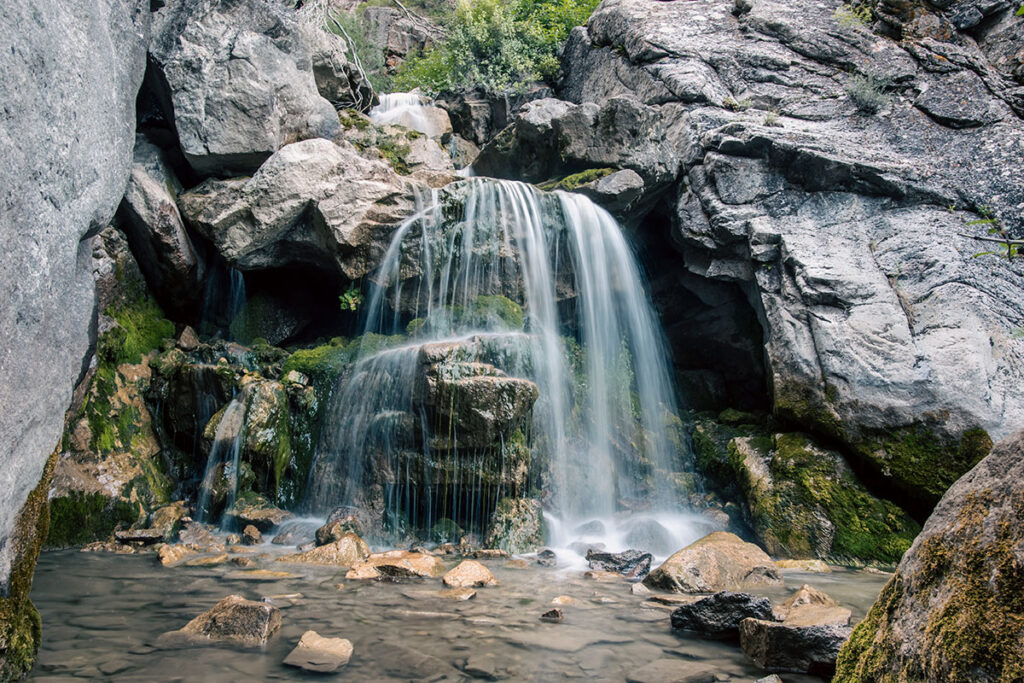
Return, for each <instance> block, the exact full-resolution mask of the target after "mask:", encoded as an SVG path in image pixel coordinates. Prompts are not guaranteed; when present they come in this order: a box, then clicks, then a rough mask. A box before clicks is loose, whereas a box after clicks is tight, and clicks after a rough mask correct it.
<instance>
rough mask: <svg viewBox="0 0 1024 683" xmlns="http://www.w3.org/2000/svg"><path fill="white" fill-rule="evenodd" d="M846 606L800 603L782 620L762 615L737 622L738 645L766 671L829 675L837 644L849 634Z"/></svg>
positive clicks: (848, 611) (837, 650) (844, 640)
mask: <svg viewBox="0 0 1024 683" xmlns="http://www.w3.org/2000/svg"><path fill="white" fill-rule="evenodd" d="M849 621H850V610H848V609H844V608H842V607H825V606H821V605H802V606H800V607H795V608H793V609H792V610H790V612H789V614H788V615H787V617H786V620H785V621H783V622H782V623H778V622H775V621H766V620H763V619H752V618H751V619H744V620H743V621H741V622H740V647H742V648H743V652H745V653H746V654H747V655H748V656H749V657H750V658H751V659H753V660H754V661H755V662H756V663H757V664H758V666H760V667H761V668H763V669H766V670H768V671H782V672H785V671H791V672H795V673H809V674H813V675H816V676H823V677H830V676H831V675H832V674H833V673H834V672H835V666H836V656H837V655H838V654H839V648H840V647H842V645H843V643H844V642H846V639H847V638H849V637H850V632H851V630H852V629H850V627H849V626H847V624H848V623H849Z"/></svg>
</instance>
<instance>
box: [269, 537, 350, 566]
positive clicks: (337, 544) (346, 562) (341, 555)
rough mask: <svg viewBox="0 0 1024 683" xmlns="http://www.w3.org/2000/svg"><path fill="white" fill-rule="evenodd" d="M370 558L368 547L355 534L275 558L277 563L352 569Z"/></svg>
mask: <svg viewBox="0 0 1024 683" xmlns="http://www.w3.org/2000/svg"><path fill="white" fill-rule="evenodd" d="M369 556H370V546H368V545H366V541H364V540H363V539H361V538H359V537H358V536H356V535H355V534H345V535H344V536H342V537H341V538H339V539H338V540H337V541H334V542H333V543H328V544H327V545H321V546H318V547H316V548H313V549H312V550H307V551H306V552H304V553H295V554H293V555H285V556H283V557H279V558H277V561H278V562H293V563H296V564H317V565H325V566H331V567H353V566H355V565H357V564H359V563H361V562H363V561H364V560H366V558H367V557H369Z"/></svg>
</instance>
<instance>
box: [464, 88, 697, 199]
mask: <svg viewBox="0 0 1024 683" xmlns="http://www.w3.org/2000/svg"><path fill="white" fill-rule="evenodd" d="M679 162H680V160H679V156H678V153H677V151H676V147H675V146H674V145H673V144H672V142H671V140H670V139H669V136H668V128H667V126H666V123H665V121H664V120H663V119H662V118H661V117H660V112H659V111H658V110H656V109H654V108H652V107H649V106H647V105H645V104H642V103H640V102H639V101H637V100H636V99H634V98H631V97H613V98H611V99H609V100H608V101H607V102H604V103H603V104H602V105H600V106H599V105H597V104H594V103H592V102H588V103H584V104H582V105H576V104H573V103H571V102H565V101H563V100H557V99H553V98H547V99H542V100H535V101H533V102H529V103H527V104H525V105H523V108H522V109H521V110H520V112H519V114H518V116H517V117H516V119H515V122H514V123H513V124H512V125H511V126H509V127H508V128H506V129H505V130H503V131H502V132H501V133H500V134H499V135H498V136H497V137H496V138H494V140H492V141H491V142H490V143H488V144H487V146H485V147H484V148H483V149H482V150H481V151H480V156H478V157H477V159H476V161H474V162H473V170H474V171H475V172H477V173H478V174H480V175H489V176H494V177H498V178H514V179H519V180H526V181H528V182H540V181H544V180H549V179H552V178H555V177H558V176H564V175H566V174H567V173H574V172H577V171H581V170H584V169H588V168H617V169H619V168H621V169H630V170H632V171H635V172H636V173H637V174H639V176H640V177H641V178H642V179H643V181H644V183H645V184H646V186H647V190H648V191H649V192H650V191H653V190H654V189H658V188H664V187H665V186H666V185H667V184H668V183H671V182H672V181H673V180H675V179H676V177H677V176H678V173H679Z"/></svg>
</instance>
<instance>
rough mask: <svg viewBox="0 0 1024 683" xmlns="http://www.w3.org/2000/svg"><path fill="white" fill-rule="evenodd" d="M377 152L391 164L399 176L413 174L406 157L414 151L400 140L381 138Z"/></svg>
mask: <svg viewBox="0 0 1024 683" xmlns="http://www.w3.org/2000/svg"><path fill="white" fill-rule="evenodd" d="M377 151H378V152H379V153H380V156H381V158H382V159H384V160H385V161H387V162H388V163H389V164H391V167H392V168H393V169H395V172H396V173H398V174H399V175H409V174H410V173H412V171H410V170H409V165H408V163H407V161H406V157H407V156H408V154H409V152H410V151H412V148H411V147H409V145H407V144H405V143H404V142H401V139H400V138H394V137H381V138H380V139H379V140H378V141H377Z"/></svg>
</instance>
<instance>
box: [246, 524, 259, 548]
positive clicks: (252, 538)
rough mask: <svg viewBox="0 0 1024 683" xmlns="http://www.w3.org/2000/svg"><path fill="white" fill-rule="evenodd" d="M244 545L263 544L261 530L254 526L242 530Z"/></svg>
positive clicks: (249, 525)
mask: <svg viewBox="0 0 1024 683" xmlns="http://www.w3.org/2000/svg"><path fill="white" fill-rule="evenodd" d="M242 543H243V544H245V545H259V544H260V543H263V534H261V533H260V530H259V529H257V528H256V527H254V526H253V525H252V524H247V525H246V527H245V528H244V529H242Z"/></svg>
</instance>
